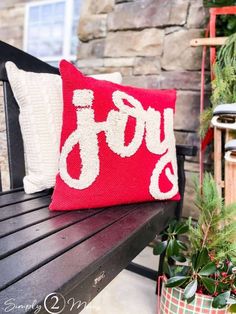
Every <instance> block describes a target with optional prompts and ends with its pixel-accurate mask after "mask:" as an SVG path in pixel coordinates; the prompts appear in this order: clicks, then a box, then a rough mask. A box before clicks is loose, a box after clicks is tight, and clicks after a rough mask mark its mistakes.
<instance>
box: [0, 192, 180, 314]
mask: <svg viewBox="0 0 236 314" xmlns="http://www.w3.org/2000/svg"><path fill="white" fill-rule="evenodd" d="M49 202H50V191H46V192H42V193H37V194H34V195H25V194H24V192H23V191H22V190H21V189H17V190H16V191H14V190H13V191H11V193H2V194H1V195H0V206H1V208H0V269H1V276H0V302H1V304H0V307H1V308H4V307H6V305H4V303H5V302H7V300H9V299H10V298H14V299H15V301H14V303H15V304H16V305H27V304H33V302H34V300H36V301H37V305H38V306H42V309H41V311H40V313H48V312H47V311H46V310H45V309H44V306H43V303H44V299H45V297H46V296H47V295H49V294H50V293H52V292H60V293H61V294H62V295H63V297H64V298H65V301H66V302H67V301H68V300H69V299H70V298H74V299H75V300H76V301H78V302H79V301H81V302H82V303H83V302H86V304H88V303H89V302H90V301H91V300H92V299H93V298H94V297H95V296H96V295H97V294H98V293H99V292H100V291H101V290H102V289H103V288H104V287H105V286H106V285H107V284H108V283H109V282H110V281H111V280H112V279H113V278H115V277H116V276H117V274H118V273H119V272H120V271H121V270H122V269H124V268H126V266H127V265H128V264H129V263H130V262H131V260H132V259H133V258H134V257H135V256H136V255H137V254H138V253H139V252H140V251H142V250H143V249H144V248H145V247H146V246H147V245H148V243H149V242H150V241H151V240H152V239H153V238H154V237H155V235H156V233H157V230H162V229H163V227H164V226H165V225H166V224H167V222H168V220H169V219H170V218H171V217H175V215H176V206H177V202H174V201H168V202H167V201H165V202H148V203H140V204H131V205H123V206H113V207H110V208H102V209H89V210H85V211H71V212H49V211H48V204H49ZM71 302H72V301H71ZM79 305H80V306H79ZM84 305H85V303H83V304H80V303H78V305H77V306H75V307H74V309H73V310H72V311H71V312H70V306H71V303H70V302H69V304H66V308H65V309H64V312H63V313H79V312H80V311H81V310H82V309H83V307H84ZM35 306H36V304H35ZM78 306H79V308H77V307H78ZM29 312H31V310H29ZM33 312H34V310H32V313H33ZM13 313H14V312H13ZM16 313H25V309H24V308H22V309H18V310H17V312H16Z"/></svg>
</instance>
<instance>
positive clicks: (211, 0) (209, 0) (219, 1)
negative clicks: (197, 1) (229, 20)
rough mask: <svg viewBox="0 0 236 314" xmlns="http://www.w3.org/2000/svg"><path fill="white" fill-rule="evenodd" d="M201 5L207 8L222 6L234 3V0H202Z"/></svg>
mask: <svg viewBox="0 0 236 314" xmlns="http://www.w3.org/2000/svg"><path fill="white" fill-rule="evenodd" d="M203 5H204V6H205V7H207V8H211V7H224V6H230V5H236V0H203Z"/></svg>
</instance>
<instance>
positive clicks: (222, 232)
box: [154, 174, 236, 314]
mask: <svg viewBox="0 0 236 314" xmlns="http://www.w3.org/2000/svg"><path fill="white" fill-rule="evenodd" d="M196 205H197V207H198V209H199V211H200V213H199V219H198V221H197V222H195V223H193V222H192V220H191V219H189V220H188V222H187V223H186V222H177V221H173V222H171V223H170V224H169V226H168V228H167V229H166V230H165V231H164V236H165V240H164V241H162V242H158V243H157V244H156V245H155V247H154V254H155V255H160V254H164V256H165V257H164V264H163V271H164V275H165V280H164V281H165V283H164V284H163V288H162V295H161V302H160V313H161V314H168V313H175V314H180V313H198V314H201V313H205V314H206V313H211V314H216V313H218V314H220V313H222V314H223V313H228V311H230V312H233V313H236V271H235V270H236V269H235V266H236V243H235V239H236V220H235V217H236V216H235V215H236V204H232V205H230V206H227V207H225V206H223V202H222V199H221V197H219V195H218V192H217V188H216V184H215V181H214V179H213V178H212V176H211V175H210V174H205V176H204V180H203V186H202V188H200V187H199V186H196ZM183 235H186V236H187V237H186V238H187V241H181V239H180V237H182V236H183Z"/></svg>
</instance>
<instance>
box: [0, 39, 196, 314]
mask: <svg viewBox="0 0 236 314" xmlns="http://www.w3.org/2000/svg"><path fill="white" fill-rule="evenodd" d="M8 60H10V61H13V62H14V63H15V64H16V65H17V66H18V67H19V68H21V69H24V70H26V71H34V72H45V73H55V74H58V73H59V71H58V69H57V68H54V67H52V66H50V65H48V64H46V63H44V62H42V61H40V60H38V59H36V58H34V57H32V56H30V55H28V54H26V53H24V52H22V51H21V50H18V49H16V48H14V47H12V46H9V45H7V44H5V43H3V42H0V80H1V81H3V88H4V103H5V114H6V129H7V141H8V157H9V170H10V184H11V190H10V191H7V192H1V193H0V308H1V313H4V311H5V309H6V308H8V309H9V308H10V307H11V306H12V308H13V307H14V306H13V305H10V304H12V303H13V304H15V305H16V306H18V308H15V309H13V310H12V311H11V312H10V313H25V311H26V309H25V307H26V306H28V308H27V310H28V312H32V313H33V312H34V311H35V309H36V306H41V310H40V312H39V313H49V311H47V309H45V306H46V307H48V308H49V310H51V312H50V313H79V312H80V311H81V310H82V309H83V307H84V306H85V302H86V304H88V303H89V302H90V301H91V300H92V299H93V298H94V297H95V296H96V295H97V294H98V293H99V292H100V291H101V290H102V289H103V288H104V287H105V286H106V285H107V284H108V283H109V282H110V281H111V280H112V279H113V278H114V277H115V276H117V275H118V274H119V272H120V271H121V270H122V269H124V268H126V267H127V266H128V265H129V266H128V267H129V268H130V269H134V270H135V271H137V272H140V273H142V272H144V273H145V274H148V275H149V276H151V275H150V274H151V271H150V270H148V269H144V268H142V267H139V266H138V265H132V264H130V262H131V261H132V259H133V258H134V257H135V256H136V255H137V254H138V253H140V252H141V251H142V250H143V249H144V248H145V247H146V246H147V245H148V244H149V242H150V241H151V240H153V239H154V238H155V236H156V234H157V233H159V232H160V231H161V230H163V228H164V227H165V226H166V224H167V222H168V220H169V219H171V218H173V217H177V218H179V217H180V215H181V209H182V200H183V199H182V200H181V201H180V202H174V201H165V202H150V203H141V204H132V205H124V206H114V207H110V208H101V209H89V210H86V211H73V212H50V211H49V210H48V204H49V202H50V194H51V191H50V190H47V191H43V192H41V193H36V194H33V195H26V194H25V193H24V191H23V189H22V178H23V176H24V173H25V166H24V153H23V143H22V138H21V132H20V128H19V123H18V115H19V109H18V105H17V103H16V101H15V99H14V97H13V93H12V91H11V88H10V85H9V82H8V80H7V76H6V72H5V66H4V65H5V62H6V61H8ZM195 154H196V148H194V147H186V146H177V155H178V173H179V188H180V192H181V194H182V196H183V194H184V186H185V176H184V159H185V156H186V155H188V156H193V155H195ZM152 275H153V274H152ZM54 292H57V293H61V295H59V294H57V295H51V296H49V297H48V298H47V299H46V300H45V297H46V296H48V295H50V294H51V293H54ZM62 296H63V297H62ZM71 298H74V300H75V302H77V303H76V305H75V306H74V307H73V306H72V302H73V299H71ZM80 302H81V303H80ZM64 303H65V304H64ZM30 305H34V306H33V309H32V308H30ZM64 305H65V308H64V310H63V311H61V312H59V310H61V309H62V308H63V307H64ZM58 306H59V309H58ZM71 306H72V307H71Z"/></svg>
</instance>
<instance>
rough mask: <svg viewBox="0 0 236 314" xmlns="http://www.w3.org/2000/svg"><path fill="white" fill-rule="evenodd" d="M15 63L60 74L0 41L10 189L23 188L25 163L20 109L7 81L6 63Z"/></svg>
mask: <svg viewBox="0 0 236 314" xmlns="http://www.w3.org/2000/svg"><path fill="white" fill-rule="evenodd" d="M7 61H12V62H14V63H15V64H16V65H17V67H18V68H20V69H22V70H25V71H32V72H37V73H53V74H59V70H58V69H57V68H55V67H52V66H51V65H49V64H47V63H45V62H43V61H41V60H39V59H37V58H35V57H33V56H31V55H29V54H27V53H25V52H23V51H21V50H19V49H17V48H15V47H13V46H11V45H8V44H6V43H4V42H2V41H0V81H2V82H3V93H4V108H5V119H6V135H7V148H8V160H9V175H10V188H11V189H13V188H17V187H21V186H22V182H23V177H24V175H25V161H24V149H23V142H22V136H21V131H20V126H19V119H18V116H19V107H18V105H17V102H16V100H15V98H14V96H13V93H12V90H11V87H10V84H9V82H8V79H7V74H6V69H5V63H6V62H7Z"/></svg>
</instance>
